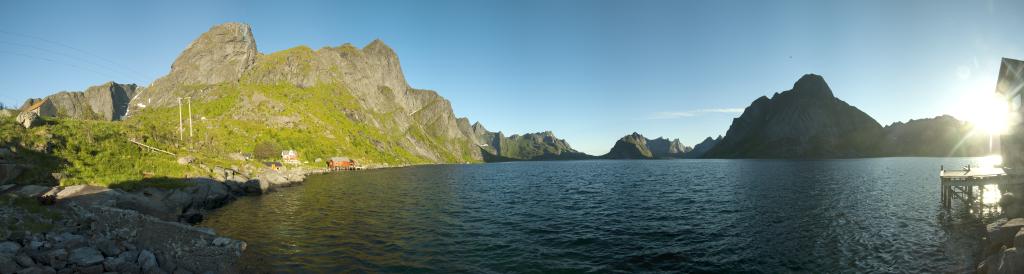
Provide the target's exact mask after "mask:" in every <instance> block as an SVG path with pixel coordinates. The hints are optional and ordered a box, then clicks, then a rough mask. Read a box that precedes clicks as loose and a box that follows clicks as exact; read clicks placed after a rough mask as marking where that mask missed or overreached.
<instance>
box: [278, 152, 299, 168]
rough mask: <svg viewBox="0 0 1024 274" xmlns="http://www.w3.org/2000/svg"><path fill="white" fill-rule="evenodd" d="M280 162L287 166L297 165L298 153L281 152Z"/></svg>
mask: <svg viewBox="0 0 1024 274" xmlns="http://www.w3.org/2000/svg"><path fill="white" fill-rule="evenodd" d="M281 161H282V162H284V163H285V164H289V165H297V164H299V153H298V152H295V150H294V149H289V150H285V151H281Z"/></svg>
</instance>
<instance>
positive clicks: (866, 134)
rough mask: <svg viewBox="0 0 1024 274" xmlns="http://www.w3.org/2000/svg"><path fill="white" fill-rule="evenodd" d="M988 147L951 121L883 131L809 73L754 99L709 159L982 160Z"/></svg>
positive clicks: (936, 120) (926, 121) (948, 118)
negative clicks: (783, 87) (901, 157)
mask: <svg viewBox="0 0 1024 274" xmlns="http://www.w3.org/2000/svg"><path fill="white" fill-rule="evenodd" d="M988 148H989V142H988V138H987V137H982V136H980V135H977V136H976V135H972V130H971V127H970V126H969V125H968V124H966V123H964V122H961V121H958V120H956V119H955V118H953V117H951V116H940V117H936V118H932V119H922V120H911V121H910V122H907V123H894V124H892V125H890V126H887V127H884V128H883V127H882V126H881V125H879V124H878V122H877V121H875V119H873V118H871V116H868V115H867V114H866V113H864V112H863V111H861V110H860V109H857V108H856V107H854V106H851V105H849V104H847V103H846V102H844V101H842V100H840V99H838V98H836V97H835V96H834V95H833V93H832V89H831V88H829V86H828V84H827V83H825V79H824V78H822V77H821V76H818V75H814V74H808V75H804V76H803V77H801V78H800V79H799V80H797V82H796V83H795V84H794V85H793V88H792V89H790V90H787V91H783V92H782V93H776V94H774V95H773V96H772V98H768V97H765V96H762V97H760V98H757V100H754V102H753V103H751V104H750V106H749V107H747V108H746V109H745V110H744V111H743V114H741V115H740V117H738V118H736V119H733V122H732V125H730V126H729V130H728V132H727V133H726V135H725V137H724V138H722V139H721V141H718V142H717V144H716V145H714V146H713V147H712V148H711V149H709V150H708V151H707V153H705V154H704V155H703V157H705V158H852V157H878V156H980V155H985V154H988V152H989V149H988Z"/></svg>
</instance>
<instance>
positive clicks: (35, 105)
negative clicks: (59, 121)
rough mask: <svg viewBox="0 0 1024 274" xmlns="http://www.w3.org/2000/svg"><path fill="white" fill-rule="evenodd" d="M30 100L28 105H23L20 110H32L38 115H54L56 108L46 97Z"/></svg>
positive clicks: (55, 114)
mask: <svg viewBox="0 0 1024 274" xmlns="http://www.w3.org/2000/svg"><path fill="white" fill-rule="evenodd" d="M35 100H36V99H33V102H31V104H30V105H28V106H25V107H24V108H23V109H22V110H21V111H28V112H33V113H35V114H36V115H39V116H45V117H56V116H57V108H56V107H55V106H54V105H53V103H51V102H50V100H48V99H39V100H38V101H35Z"/></svg>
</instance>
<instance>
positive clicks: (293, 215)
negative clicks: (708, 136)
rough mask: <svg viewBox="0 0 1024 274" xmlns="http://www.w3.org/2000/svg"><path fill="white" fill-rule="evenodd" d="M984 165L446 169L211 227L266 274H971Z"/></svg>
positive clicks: (407, 173)
mask: <svg viewBox="0 0 1024 274" xmlns="http://www.w3.org/2000/svg"><path fill="white" fill-rule="evenodd" d="M977 160H978V159H976V158H877V159H849V160H820V161H785V160H650V161H629V160H623V161H564V162H514V163H497V164H478V165H439V166H420V167H408V168H396V169H381V170H367V171H359V172H344V173H337V174H329V175H322V176H313V177H310V178H308V179H307V180H306V182H305V183H304V184H303V185H302V186H298V187H293V188H288V189H284V190H282V191H278V192H274V193H271V194H268V195H264V196H260V197H252V198H243V199H241V200H239V201H236V202H234V203H232V204H230V205H228V206H226V207H225V208H222V209H219V210H217V211H215V212H214V213H213V214H211V216H209V218H208V220H207V221H206V222H204V223H203V224H202V225H203V226H208V227H212V228H214V229H215V230H216V231H217V232H218V233H220V234H223V235H226V236H229V237H234V238H237V239H241V240H244V241H246V242H248V248H247V250H246V251H245V254H244V255H243V258H242V265H243V266H242V270H245V271H258V272H264V271H269V272H329V273H336V272H349V271H352V272H444V273H450V272H472V273H484V272H555V271H557V272H638V271H669V272H769V273H777V272H793V271H797V272H818V273H820V272H887V273H888V272H964V271H970V270H972V269H973V268H974V266H975V264H976V259H975V257H976V256H978V253H980V249H981V247H980V237H981V234H982V232H983V231H984V229H983V228H982V226H983V225H982V223H983V222H982V220H978V219H977V218H974V217H971V215H970V214H968V213H965V209H960V208H955V209H954V210H952V211H949V212H946V211H943V210H942V209H941V207H940V204H939V187H938V169H939V166H940V165H945V166H946V167H953V166H962V165H964V164H968V163H972V162H976V161H977Z"/></svg>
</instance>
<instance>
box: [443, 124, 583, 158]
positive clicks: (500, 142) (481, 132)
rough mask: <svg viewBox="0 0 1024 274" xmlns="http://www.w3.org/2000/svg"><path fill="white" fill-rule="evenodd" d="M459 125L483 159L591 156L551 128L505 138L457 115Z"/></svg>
mask: <svg viewBox="0 0 1024 274" xmlns="http://www.w3.org/2000/svg"><path fill="white" fill-rule="evenodd" d="M457 122H458V124H459V128H460V130H462V131H463V132H464V133H465V134H466V135H467V136H473V137H474V138H473V142H474V144H475V145H476V146H478V147H479V148H480V153H481V154H482V156H483V160H484V161H485V162H504V161H523V160H581V159H591V158H594V157H593V156H590V155H587V154H585V153H582V152H579V151H576V150H575V149H573V148H572V146H570V145H569V143H568V142H566V141H565V140H562V139H558V137H555V134H554V133H552V132H551V131H545V132H537V133H527V134H523V135H518V134H513V135H512V136H508V137H505V134H504V133H502V132H491V131H488V130H487V129H486V128H484V126H483V125H481V124H480V123H479V122H477V123H473V124H472V125H470V124H469V119H466V118H459V119H458V121H457Z"/></svg>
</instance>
